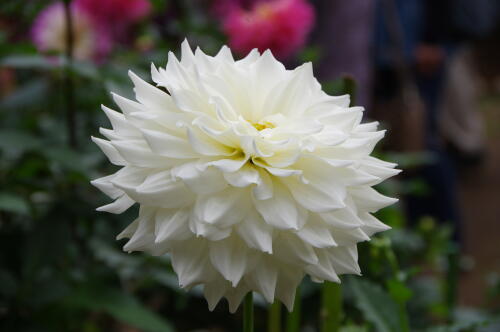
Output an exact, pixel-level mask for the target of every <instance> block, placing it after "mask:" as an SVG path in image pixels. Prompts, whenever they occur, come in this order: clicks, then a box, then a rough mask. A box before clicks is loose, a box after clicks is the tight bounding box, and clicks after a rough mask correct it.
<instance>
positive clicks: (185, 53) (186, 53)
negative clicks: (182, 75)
mask: <svg viewBox="0 0 500 332" xmlns="http://www.w3.org/2000/svg"><path fill="white" fill-rule="evenodd" d="M181 65H183V66H185V67H190V66H194V65H196V59H195V58H194V54H193V51H192V50H191V46H189V42H188V40H187V39H184V41H183V42H182V44H181Z"/></svg>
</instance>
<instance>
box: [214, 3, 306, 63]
mask: <svg viewBox="0 0 500 332" xmlns="http://www.w3.org/2000/svg"><path fill="white" fill-rule="evenodd" d="M254 2H255V3H254V5H253V6H252V7H251V8H250V9H244V8H243V7H242V6H238V7H236V8H234V7H229V13H227V14H226V15H225V17H224V19H223V30H224V32H225V33H226V34H227V36H228V37H229V45H230V46H231V48H232V49H233V50H234V51H236V52H238V53H240V54H242V55H245V54H247V53H248V52H249V51H251V50H252V49H253V48H257V49H259V51H264V50H266V49H270V50H271V51H272V52H273V54H274V55H275V56H277V57H280V58H286V57H288V56H290V55H291V54H293V53H294V52H296V51H297V50H299V49H300V48H301V47H302V46H303V45H304V43H305V41H306V37H307V35H308V33H309V32H310V30H311V28H312V26H313V23H314V17H315V15H314V10H313V8H312V6H311V4H310V3H308V2H307V0H271V1H254Z"/></svg>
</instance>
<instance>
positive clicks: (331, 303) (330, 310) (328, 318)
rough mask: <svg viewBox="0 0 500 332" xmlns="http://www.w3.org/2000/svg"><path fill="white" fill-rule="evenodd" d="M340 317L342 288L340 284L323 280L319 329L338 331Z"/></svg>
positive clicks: (329, 331)
mask: <svg viewBox="0 0 500 332" xmlns="http://www.w3.org/2000/svg"><path fill="white" fill-rule="evenodd" d="M341 319H342V288H341V286H340V284H337V283H333V282H330V281H325V282H324V283H323V290H322V299H321V331H322V332H336V331H339V329H340V321H341Z"/></svg>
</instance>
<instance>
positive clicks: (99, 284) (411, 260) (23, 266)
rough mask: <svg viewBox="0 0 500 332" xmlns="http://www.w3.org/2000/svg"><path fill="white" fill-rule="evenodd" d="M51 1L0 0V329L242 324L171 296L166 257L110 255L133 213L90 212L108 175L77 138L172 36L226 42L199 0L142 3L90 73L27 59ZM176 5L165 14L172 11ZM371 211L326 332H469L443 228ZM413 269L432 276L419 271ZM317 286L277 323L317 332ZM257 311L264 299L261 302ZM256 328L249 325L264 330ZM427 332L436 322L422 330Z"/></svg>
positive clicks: (400, 190)
mask: <svg viewBox="0 0 500 332" xmlns="http://www.w3.org/2000/svg"><path fill="white" fill-rule="evenodd" d="M50 2H51V1H48V0H44V1H2V2H0V13H1V16H2V19H3V18H10V17H12V18H15V20H16V22H15V25H14V24H12V23H9V22H10V21H9V22H8V23H6V25H7V29H2V31H0V71H3V72H4V73H7V74H9V75H12V78H11V79H10V81H8V82H7V83H8V84H10V85H11V88H10V89H7V87H6V85H8V84H7V83H6V84H5V86H4V85H3V84H4V82H3V81H2V82H1V83H2V85H0V94H1V95H2V99H1V100H0V261H1V262H2V263H1V264H0V330H1V331H42V332H43V331H50V332H53V331H54V332H59V331H88V332H90V331H92V332H94V331H95V332H98V331H99V332H101V331H125V330H127V328H129V327H132V328H135V329H138V330H140V331H155V332H156V331H174V330H181V331H184V330H192V329H197V328H207V327H214V330H215V329H219V330H223V331H234V330H235V329H236V328H235V326H238V327H239V326H240V324H239V322H238V323H237V324H236V325H235V324H233V323H234V320H235V318H232V317H231V316H229V315H228V314H227V308H225V307H224V305H222V308H220V307H219V308H218V309H216V310H215V312H214V313H209V312H208V310H207V309H206V303H205V301H204V300H203V299H202V297H201V291H200V289H198V288H195V289H193V290H192V291H191V292H190V293H185V292H184V291H180V290H179V287H178V283H177V278H176V276H175V275H174V274H173V272H172V268H171V266H170V261H169V258H168V257H150V256H147V255H141V254H137V253H135V254H126V253H124V252H122V250H121V248H120V245H122V244H123V243H117V242H116V241H115V236H116V234H118V233H119V232H120V231H121V230H122V229H123V228H124V227H125V225H126V224H127V223H128V222H129V221H130V220H132V219H133V217H134V215H135V214H136V210H134V209H132V211H129V212H127V213H126V214H124V215H122V216H114V215H105V214H101V213H96V212H95V208H96V207H97V206H100V205H103V204H105V202H106V198H105V197H104V195H101V194H99V193H98V191H97V190H96V189H95V188H93V187H92V186H91V185H90V184H89V182H90V180H91V179H94V178H97V177H100V176H102V175H105V174H110V173H112V172H113V171H115V170H116V169H115V168H113V167H112V166H109V165H108V163H106V162H105V160H104V156H103V155H102V153H100V151H99V150H98V148H97V147H95V146H94V145H93V144H92V143H91V142H90V139H89V137H90V136H91V135H98V129H97V128H98V127H99V126H101V125H104V126H108V123H107V120H106V119H105V117H104V115H103V114H102V112H100V104H106V105H109V106H111V107H113V106H114V105H113V103H112V101H111V98H110V95H109V91H113V92H116V93H119V94H121V95H124V96H127V97H132V96H133V91H132V86H131V83H130V82H129V79H128V77H127V71H128V69H132V70H133V71H134V72H136V73H137V74H138V75H139V76H141V77H143V78H147V76H148V75H147V72H148V71H149V66H150V62H151V61H154V62H155V63H157V64H159V65H162V66H163V65H164V64H165V62H166V54H167V52H168V51H170V50H171V51H174V52H176V53H178V51H179V50H178V46H179V44H180V41H181V40H182V39H184V37H188V38H189V39H190V41H191V42H192V43H193V44H197V45H200V46H201V47H202V48H203V49H205V50H206V51H207V53H212V54H213V53H214V52H215V51H216V50H217V49H218V48H219V47H220V45H221V44H222V42H223V41H224V38H225V37H224V36H223V35H222V34H221V32H220V31H219V29H218V27H217V26H218V25H217V22H215V21H214V20H213V19H211V18H210V17H209V16H208V15H207V12H208V10H207V8H206V3H208V2H203V1H178V0H177V1H174V0H169V1H162V0H153V1H152V3H153V8H154V12H153V14H152V16H151V20H150V21H149V22H147V23H146V24H143V25H138V26H137V27H135V30H136V31H137V33H138V35H137V38H136V39H135V40H130V41H129V42H128V43H126V44H124V45H117V46H116V52H114V54H113V55H112V57H111V58H110V59H108V61H104V62H103V63H98V64H95V63H92V62H81V61H67V60H66V59H65V58H64V57H63V56H62V55H55V56H51V57H50V58H48V57H46V56H44V55H40V54H37V53H36V51H35V48H34V46H33V45H32V44H31V42H30V41H29V40H28V39H27V38H25V36H28V35H29V27H30V24H31V22H32V21H33V19H34V17H35V16H36V15H37V13H39V12H40V10H41V9H43V8H44V6H45V5H47V4H48V3H50ZM202 4H203V5H202ZM174 9H175V15H173V14H172V12H170V10H172V11H173V10H174ZM168 15H169V16H168ZM166 16H168V19H167V20H166V19H165V17H166ZM2 24H4V21H2ZM9 24H11V25H12V26H9ZM3 27H4V26H2V28H3ZM137 45H146V46H147V45H150V46H151V47H149V48H148V47H145V49H142V48H141V47H138V46H137ZM321 51H322V50H321V49H320V48H318V47H315V46H310V47H307V48H306V49H304V51H303V52H302V53H301V54H300V55H299V57H300V59H301V60H304V61H317V60H318V59H319V58H321V56H322V54H321ZM66 74H67V75H68V76H69V77H70V78H71V81H72V82H73V83H72V84H74V92H75V96H74V103H73V105H68V103H67V101H65V98H64V95H63V91H64V90H65V88H66V87H65V84H66V82H65V81H64V80H63V78H64V75H66ZM323 87H324V89H325V91H327V92H328V93H330V94H345V93H349V94H351V96H352V101H353V103H354V100H355V93H356V86H355V82H354V80H353V79H352V78H350V77H342V78H340V79H338V80H335V81H332V82H323ZM70 109H71V110H72V111H74V112H75V114H76V123H75V127H76V129H75V130H76V138H77V147H76V148H75V147H73V146H69V145H68V143H67V141H68V136H69V135H68V123H67V117H66V115H67V113H68V111H69V110H70ZM377 153H378V154H379V155H380V156H381V157H382V159H385V160H389V161H393V162H397V163H398V164H399V167H400V168H402V169H404V170H408V169H412V168H415V167H417V166H419V165H423V164H426V163H430V162H432V160H433V156H432V155H429V154H421V153H418V154H394V153H387V152H382V151H381V152H377ZM431 189H432V188H428V187H427V186H426V184H425V183H423V182H422V181H419V180H415V181H406V180H404V179H398V180H393V181H388V182H386V183H384V184H383V185H380V186H379V188H378V190H380V191H382V192H384V193H387V194H389V195H394V196H401V195H403V194H409V193H411V194H417V195H423V196H424V195H426V194H428V193H429V190H431ZM377 216H378V217H379V218H380V219H381V220H382V221H384V222H385V223H386V224H388V225H390V226H391V227H392V228H393V229H392V230H391V231H388V232H386V233H385V235H384V236H379V237H375V238H374V239H373V241H371V242H370V243H363V244H360V245H359V257H360V258H359V259H360V264H361V266H362V270H363V275H364V276H363V278H356V277H349V278H343V281H344V282H343V286H342V287H343V288H342V291H340V288H339V289H336V290H334V291H333V292H326V293H327V294H328V293H329V294H334V295H331V297H337V298H336V299H334V300H335V301H332V298H331V297H330V298H324V299H323V301H324V303H327V304H328V303H329V304H330V305H331V306H335V305H336V304H338V303H340V297H342V300H343V302H342V303H343V307H342V314H341V315H338V317H337V318H336V319H335V322H334V323H335V324H334V325H335V328H337V327H338V323H340V324H341V325H342V326H341V327H340V331H341V332H371V331H380V332H384V331H389V332H393V331H398V332H399V331H405V330H407V329H408V326H407V324H410V329H411V330H412V331H413V330H415V331H434V332H438V331H473V330H474V329H477V328H480V327H481V326H482V325H483V324H484V322H485V321H486V320H485V319H483V318H481V319H480V320H474V321H468V322H467V321H465V322H464V321H460V320H459V318H457V317H456V316H454V315H453V313H454V312H455V303H453V302H454V297H453V294H452V291H453V290H452V289H448V290H447V289H446V288H445V287H442V285H444V284H446V282H447V281H448V280H450V279H449V278H450V277H452V278H453V277H456V274H457V273H458V271H456V270H453V269H450V268H448V267H446V266H445V265H443V264H442V262H448V259H449V257H450V256H451V255H452V254H453V248H452V246H450V234H451V229H450V228H449V227H447V226H445V225H439V224H437V223H436V222H435V221H434V220H433V219H431V218H426V219H424V220H422V221H421V223H420V224H419V225H417V226H416V227H410V225H408V222H407V220H406V218H405V215H404V212H403V211H402V207H401V206H400V205H397V206H394V207H390V208H386V209H384V210H382V211H380V212H379V213H378V214H377ZM425 269H434V270H436V271H437V273H434V274H432V275H423V274H422V273H421V272H422V271H423V270H425ZM497 279H498V278H497ZM499 285H500V282H498V280H496V281H495V283H494V284H493V285H492V289H491V294H490V297H491V299H490V300H491V301H492V302H493V301H494V300H495V298H496V297H498V294H499V293H500V291H499V289H500V287H499ZM330 286H332V285H327V286H326V287H330ZM334 286H335V285H334ZM322 287H323V286H321V287H320V286H318V285H317V284H315V283H312V282H310V281H309V280H306V281H304V283H303V285H302V286H301V292H302V301H303V302H302V306H301V310H300V315H296V316H292V318H293V320H292V321H291V322H290V323H289V326H293V328H294V329H298V328H299V325H301V326H313V327H316V328H317V329H318V330H319V329H320V328H321V323H320V321H321V319H320V318H319V317H320V314H319V313H320V308H319V306H320V302H321V301H318V298H319V296H320V292H321V288H322ZM330 290H331V289H330ZM337 300H338V301H337ZM255 302H256V303H257V305H259V303H262V301H260V299H259V298H256V301H255ZM300 305H301V303H300V302H298V301H297V306H300ZM337 313H338V312H337ZM256 314H257V318H258V316H259V314H261V313H260V312H259V311H257V312H256ZM407 317H410V318H411V319H410V321H409V322H407ZM486 318H487V320H491V318H492V317H490V316H488V317H486ZM236 319H237V318H236ZM278 320H279V319H278ZM276 323H282V322H281V321H278V322H276ZM256 324H260V325H258V326H257V329H259V326H265V322H264V323H263V322H259V321H258V320H257V322H256ZM275 325H276V324H275ZM277 325H280V324H277ZM282 325H284V324H282ZM432 325H439V326H438V327H435V328H432V329H429V327H431V326H432ZM259 330H260V329H259Z"/></svg>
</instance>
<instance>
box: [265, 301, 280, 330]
mask: <svg viewBox="0 0 500 332" xmlns="http://www.w3.org/2000/svg"><path fill="white" fill-rule="evenodd" d="M267 331H268V332H281V303H280V302H279V301H278V300H275V301H274V303H273V304H271V305H270V306H269V310H268V318H267Z"/></svg>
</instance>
